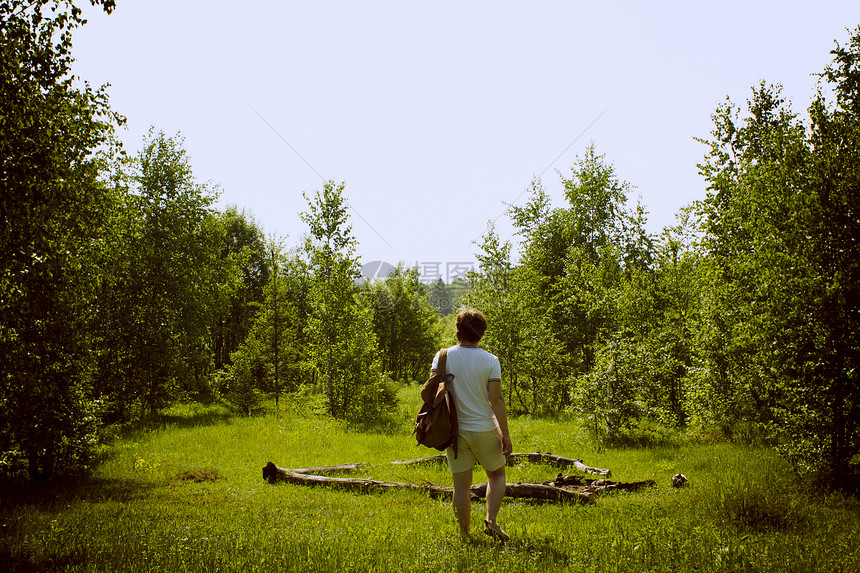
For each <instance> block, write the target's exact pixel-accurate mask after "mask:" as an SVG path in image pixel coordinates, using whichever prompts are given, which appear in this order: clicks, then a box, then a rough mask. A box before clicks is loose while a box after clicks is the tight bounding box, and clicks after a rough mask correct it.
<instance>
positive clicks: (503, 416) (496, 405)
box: [487, 380, 514, 456]
mask: <svg viewBox="0 0 860 573" xmlns="http://www.w3.org/2000/svg"><path fill="white" fill-rule="evenodd" d="M487 390H488V391H489V396H488V398H489V400H490V407H491V408H492V409H493V414H495V416H496V421H497V422H498V423H499V430H500V431H501V433H502V453H503V454H504V455H506V456H509V455H510V454H511V452H513V451H514V447H513V444H512V443H511V433H510V431H509V430H508V411H507V408H505V397H504V395H502V381H501V380H490V381H489V382H487Z"/></svg>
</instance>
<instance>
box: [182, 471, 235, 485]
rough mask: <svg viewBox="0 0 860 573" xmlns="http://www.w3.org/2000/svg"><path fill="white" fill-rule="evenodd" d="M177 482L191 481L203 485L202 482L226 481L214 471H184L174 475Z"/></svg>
mask: <svg viewBox="0 0 860 573" xmlns="http://www.w3.org/2000/svg"><path fill="white" fill-rule="evenodd" d="M175 479H176V480H177V481H193V482H195V483H204V482H213V481H218V480H222V479H227V478H225V477H223V476H221V475H219V474H218V472H215V471H203V470H197V471H192V470H185V471H184V472H181V473H178V474H176V478H175Z"/></svg>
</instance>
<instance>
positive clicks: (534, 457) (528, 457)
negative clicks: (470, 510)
mask: <svg viewBox="0 0 860 573" xmlns="http://www.w3.org/2000/svg"><path fill="white" fill-rule="evenodd" d="M445 459H446V458H445V454H439V455H436V456H430V457H427V458H417V459H414V460H400V461H395V462H391V463H392V464H398V465H410V464H426V463H434V462H438V463H442V462H445ZM506 460H507V462H508V463H509V464H511V463H518V462H522V461H526V462H531V463H545V464H549V465H553V466H558V467H563V468H568V467H572V468H576V469H577V470H579V471H581V472H583V473H587V474H596V475H601V476H607V477H609V476H611V475H612V471H611V470H606V469H601V468H593V467H590V466H587V465H585V464H584V463H583V462H582V460H578V459H574V458H565V457H562V456H554V455H552V454H549V453H542V452H535V453H528V454H524V453H516V454H511V455H509V456H507V457H506Z"/></svg>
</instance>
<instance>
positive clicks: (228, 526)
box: [0, 388, 860, 573]
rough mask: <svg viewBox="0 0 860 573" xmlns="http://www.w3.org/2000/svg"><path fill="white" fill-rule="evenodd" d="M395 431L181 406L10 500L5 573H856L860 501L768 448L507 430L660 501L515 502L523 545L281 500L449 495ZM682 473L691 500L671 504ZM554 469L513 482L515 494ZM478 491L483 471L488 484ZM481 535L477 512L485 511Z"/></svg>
mask: <svg viewBox="0 0 860 573" xmlns="http://www.w3.org/2000/svg"><path fill="white" fill-rule="evenodd" d="M414 394H415V389H414V388H413V389H411V393H404V399H405V400H404V406H403V409H402V411H401V412H400V413H399V414H398V415H397V416H395V417H394V418H393V419H392V420H391V421H390V423H389V424H388V425H387V427H386V428H384V429H381V430H376V431H373V430H366V431H362V432H354V431H353V432H348V431H346V429H345V426H344V425H343V424H342V423H339V422H336V421H332V420H329V419H326V418H324V417H321V416H318V415H314V414H312V413H311V412H312V410H313V408H312V407H310V405H308V404H300V405H298V406H296V407H294V408H293V410H291V411H289V412H282V413H280V414H278V415H270V416H266V417H257V418H235V417H230V416H228V415H227V414H226V413H225V412H223V411H219V410H218V409H217V408H203V407H199V406H194V407H191V406H187V407H182V408H177V409H176V410H175V411H173V412H171V413H169V415H168V416H166V417H165V419H164V421H163V423H162V424H160V425H158V426H157V427H154V428H150V429H145V430H138V431H134V432H126V433H124V434H119V433H118V434H117V435H116V436H115V437H114V438H113V440H112V442H111V443H110V444H109V446H108V447H107V448H106V451H105V454H106V459H105V461H104V462H103V463H102V465H101V466H100V467H99V468H98V470H97V472H96V473H95V475H94V476H93V477H92V478H91V479H87V480H84V481H81V482H79V483H74V484H64V485H59V484H52V485H50V486H47V485H42V486H38V487H35V488H29V489H26V490H21V489H9V490H6V491H4V492H2V498H0V503H2V505H0V529H2V541H0V562H2V563H3V564H4V566H5V568H6V570H9V571H135V572H143V571H171V572H172V571H197V572H199V571H301V572H303V573H309V572H313V571H397V572H399V571H442V570H450V571H472V570H474V571H540V572H542V573H543V572H546V571H556V570H570V571H600V572H611V571H637V572H638V571H803V572H808V571H828V572H833V571H846V572H847V571H856V570H860V519H858V518H860V502H858V500H857V499H856V498H849V497H843V496H840V495H838V494H825V493H821V492H815V491H810V490H809V489H808V488H807V487H806V486H805V485H804V484H802V483H798V482H796V481H795V480H794V478H793V476H792V475H791V473H790V471H789V469H788V468H787V467H786V466H785V465H784V464H783V463H782V462H781V460H780V459H779V458H777V457H775V456H774V455H773V454H772V453H770V452H769V451H766V450H758V449H750V448H741V447H737V446H733V445H728V444H711V445H690V444H685V445H680V446H674V447H672V446H662V447H651V448H636V449H617V450H613V449H609V450H603V451H596V450H595V448H593V447H592V446H591V445H590V444H589V442H588V440H587V438H586V435H585V434H584V433H582V432H581V430H580V429H579V427H578V425H577V424H575V423H574V422H572V421H570V420H556V421H553V420H536V419H530V418H518V419H515V420H513V421H512V434H513V441H514V446H515V450H516V451H522V452H526V451H543V452H552V453H554V454H558V455H564V456H570V457H579V458H583V459H584V460H585V462H586V463H587V464H589V465H592V466H597V467H608V468H611V469H612V470H613V478H614V479H618V480H623V481H632V480H644V479H654V480H655V481H656V482H657V484H658V485H657V486H656V487H654V488H651V489H648V490H644V491H641V492H638V493H633V494H613V495H607V496H604V497H601V498H600V499H599V501H598V502H597V504H595V505H593V506H589V507H581V506H560V505H552V504H540V503H533V502H522V501H513V500H511V501H506V502H505V504H504V505H503V507H502V514H501V520H502V521H503V524H504V526H505V528H506V530H507V531H508V532H509V533H510V534H511V535H512V536H513V538H514V540H513V541H512V542H511V543H509V544H507V545H505V546H499V545H495V544H493V543H492V542H490V540H489V539H488V538H487V539H484V538H483V537H484V536H482V535H480V534H479V533H477V530H476V535H474V539H473V540H472V541H470V542H468V543H464V542H462V541H460V540H459V539H458V537H457V535H456V526H455V524H454V521H453V517H452V515H451V511H450V508H449V506H448V504H447V503H445V502H437V501H433V500H431V499H429V498H427V497H425V496H423V495H420V494H414V493H408V492H397V493H385V494H369V495H356V494H352V493H346V492H340V491H336V490H331V489H311V488H305V487H301V486H290V485H283V484H281V485H275V486H272V485H269V484H267V483H265V482H264V481H263V480H262V477H261V476H262V467H263V466H264V465H265V463H266V462H268V461H273V462H275V463H276V464H278V465H280V466H284V467H307V466H315V465H332V464H340V463H347V462H365V463H368V464H371V465H370V466H369V467H368V468H367V469H366V470H365V471H364V472H363V474H362V477H372V478H375V479H385V480H392V481H413V482H421V481H430V482H434V483H443V484H450V477H449V475H448V473H447V471H446V470H445V469H444V468H437V467H425V468H402V467H396V466H391V465H389V464H388V463H387V462H389V461H391V460H394V459H410V458H413V457H418V456H422V455H427V454H428V453H432V452H431V451H429V450H424V449H418V448H416V447H415V446H414V445H413V442H412V441H410V440H409V439H408V437H407V436H408V433H409V431H410V424H411V417H412V412H413V410H416V409H417V404H414V403H413V402H414V401H415V400H414V398H413V395H414ZM679 471H680V472H683V473H684V474H686V475H687V477H688V478H689V479H690V485H689V486H688V487H686V488H684V489H681V490H676V489H673V488H672V487H671V486H670V477H671V476H672V475H673V474H674V473H677V472H679ZM555 473H556V471H555V470H554V469H552V468H548V467H542V466H534V465H522V466H518V467H512V468H509V477H508V479H509V481H514V482H515V481H533V480H545V479H550V478H551V477H552V476H553V475H555ZM477 475H478V476H479V479H480V473H479V472H478V474H477ZM473 509H474V512H475V516H474V519H475V521H476V522H477V523H480V518H481V513H482V511H483V505H482V504H475V506H474V508H473Z"/></svg>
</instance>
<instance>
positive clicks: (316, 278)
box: [302, 182, 395, 418]
mask: <svg viewBox="0 0 860 573" xmlns="http://www.w3.org/2000/svg"><path fill="white" fill-rule="evenodd" d="M343 191H344V185H343V184H335V183H333V182H327V183H325V185H324V186H323V189H322V190H320V191H317V192H316V193H315V194H314V195H313V197H306V199H307V201H308V210H307V211H306V212H304V213H302V220H304V221H305V223H307V225H308V227H309V228H310V236H309V237H308V239H307V241H306V243H305V250H306V252H307V254H308V258H309V264H310V269H311V271H312V273H311V276H312V279H311V286H310V318H309V320H308V333H309V341H310V343H309V357H310V359H311V361H312V363H313V365H314V367H315V368H316V371H317V373H318V375H319V380H320V382H321V383H322V384H323V385H324V387H325V392H326V397H327V400H328V404H327V405H328V412H329V413H330V414H331V415H332V416H334V417H336V418H347V417H354V418H373V417H376V416H379V415H381V414H383V413H384V412H385V411H386V410H388V409H390V408H391V407H393V405H394V402H395V396H394V394H393V388H392V387H391V384H390V382H389V381H387V380H386V379H385V376H384V375H383V372H382V369H381V365H380V362H379V352H378V347H377V341H376V336H375V334H374V331H373V316H372V314H371V311H370V309H368V308H367V307H365V306H364V305H362V304H361V301H360V300H359V297H358V292H359V290H358V286H357V285H356V280H357V279H358V278H359V276H360V267H359V264H358V259H357V258H356V256H355V247H356V240H355V238H354V237H353V236H352V227H351V226H350V225H349V215H348V214H347V206H346V200H345V198H344V195H343Z"/></svg>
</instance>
